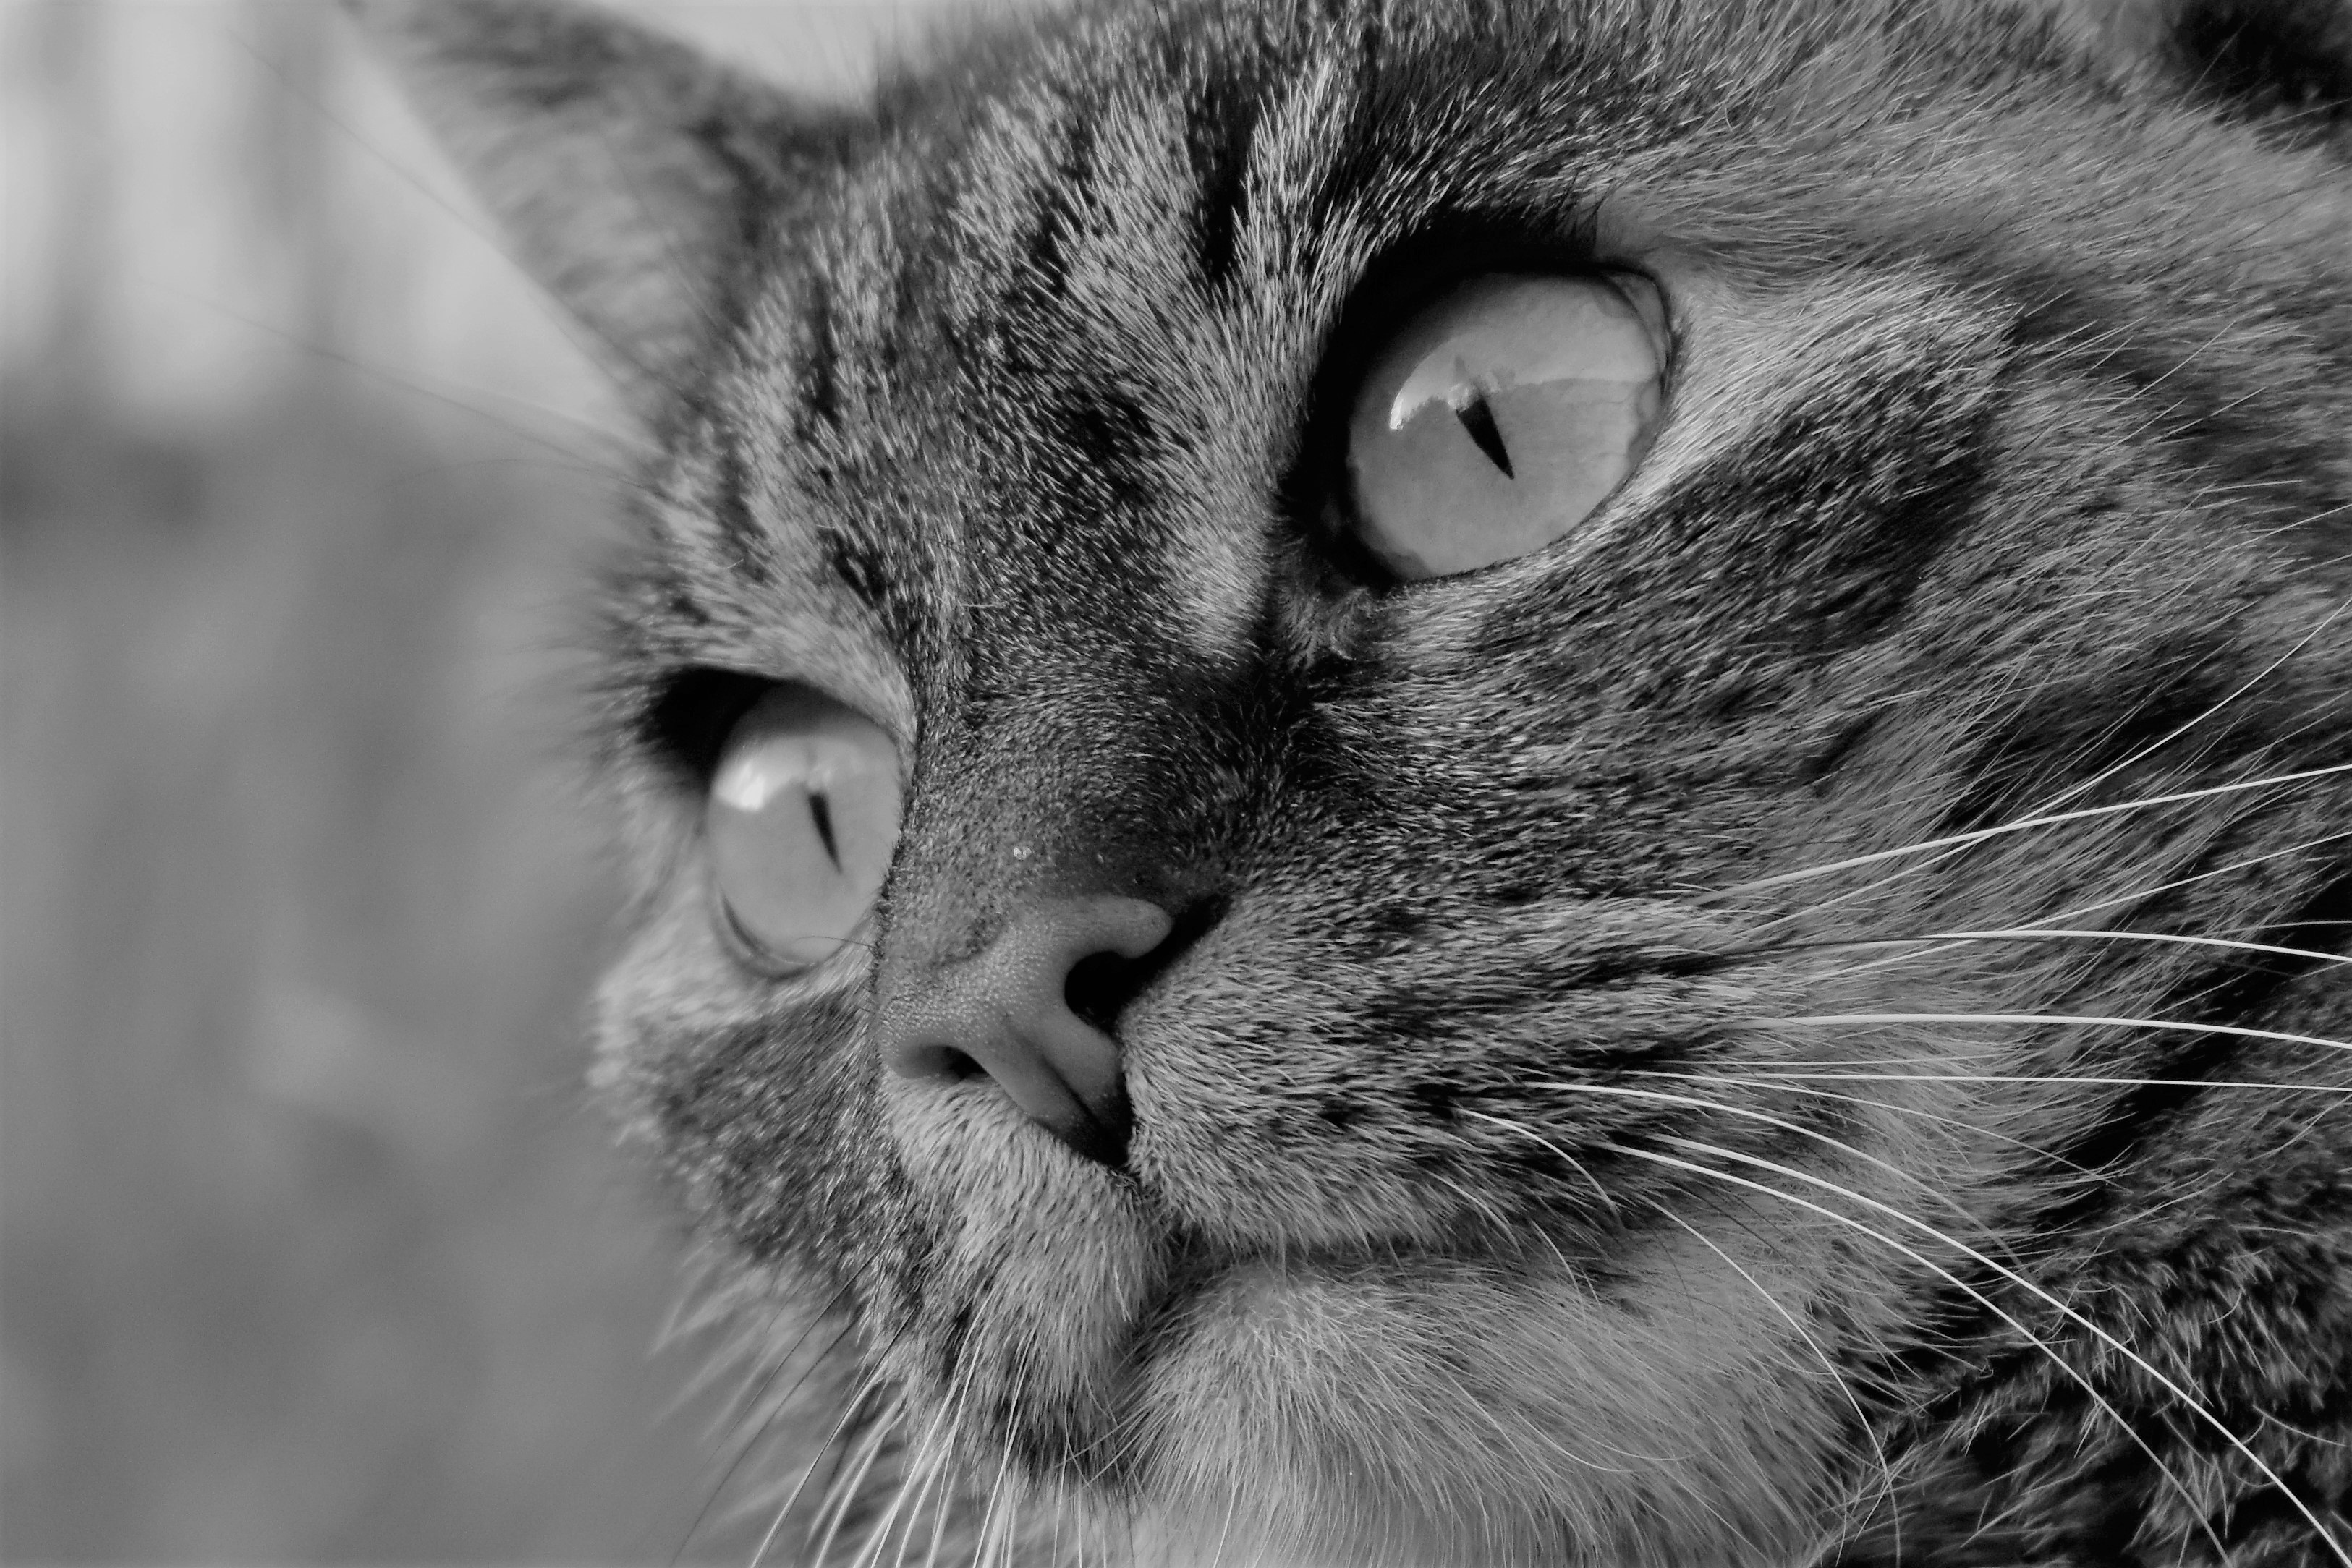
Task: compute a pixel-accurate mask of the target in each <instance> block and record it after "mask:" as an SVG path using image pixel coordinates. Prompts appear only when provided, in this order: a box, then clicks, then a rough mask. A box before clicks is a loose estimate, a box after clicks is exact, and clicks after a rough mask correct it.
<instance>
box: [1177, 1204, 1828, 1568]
mask: <svg viewBox="0 0 2352 1568" xmlns="http://www.w3.org/2000/svg"><path fill="white" fill-rule="evenodd" d="M1665 1245H1666V1249H1667V1250H1668V1251H1669V1252H1674V1253H1677V1254H1679V1253H1680V1252H1681V1251H1682V1249H1680V1248H1678V1247H1676V1246H1675V1244H1674V1243H1673V1242H1671V1241H1670V1242H1668V1243H1666V1244H1665ZM1691 1250H1692V1251H1694V1252H1695V1253H1696V1256H1693V1257H1681V1256H1674V1257H1662V1258H1660V1259H1658V1260H1655V1262H1656V1265H1657V1267H1659V1268H1662V1269H1664V1270H1668V1274H1667V1275H1666V1276H1664V1277H1671V1274H1672V1272H1673V1271H1674V1270H1677V1269H1679V1268H1684V1267H1685V1266H1687V1271H1685V1272H1684V1273H1683V1274H1682V1278H1681V1279H1680V1281H1678V1285H1677V1288H1676V1289H1675V1291H1673V1299H1672V1300H1671V1301H1668V1300H1666V1299H1665V1292H1663V1291H1657V1290H1655V1289H1654V1287H1652V1286H1647V1285H1645V1286H1643V1287H1640V1288H1639V1289H1638V1293H1637V1294H1636V1295H1633V1296H1630V1297H1619V1298H1617V1299H1613V1300H1604V1299H1603V1298H1602V1297H1601V1295H1600V1294H1598V1293H1596V1291H1594V1289H1593V1288H1592V1287H1591V1285H1590V1284H1589V1283H1587V1282H1585V1281H1581V1280H1579V1279H1575V1278H1571V1277H1570V1276H1569V1275H1567V1274H1566V1273H1564V1272H1563V1273H1559V1274H1555V1275H1553V1276H1551V1277H1549V1278H1541V1277H1533V1278H1531V1277H1528V1276H1527V1275H1526V1274H1524V1273H1516V1272H1507V1271H1503V1270H1493V1269H1481V1268H1477V1267H1474V1266H1468V1265H1464V1264H1460V1263H1457V1262H1451V1261H1448V1262H1444V1263H1436V1262H1421V1263H1416V1262H1413V1261H1410V1260H1408V1261H1404V1262H1401V1263H1396V1264H1391V1265H1387V1266H1383V1267H1381V1268H1363V1269H1352V1270H1291V1269H1283V1268H1277V1267H1276V1266H1274V1265H1270V1264H1268V1265H1258V1266H1253V1267H1248V1268H1243V1269H1237V1270H1233V1271H1231V1272H1230V1273H1229V1274H1228V1275H1226V1276H1225V1277H1224V1278H1223V1279H1222V1280H1221V1281H1218V1282H1216V1283H1215V1284H1214V1285H1213V1286H1211V1287H1209V1288H1207V1289H1205V1290H1203V1291H1202V1292H1201V1293H1200V1295H1199V1296H1198V1298H1197V1299H1196V1300H1195V1301H1194V1302H1193V1303H1192V1307H1191V1309H1190V1311H1189V1312H1188V1314H1187V1316H1188V1320H1189V1327H1190V1333H1188V1334H1187V1335H1186V1337H1185V1340H1184V1342H1183V1344H1182V1347H1181V1351H1179V1352H1178V1353H1176V1354H1171V1355H1168V1356H1164V1357H1162V1358H1160V1360H1159V1361H1158V1362H1156V1363H1155V1364H1153V1365H1152V1366H1151V1367H1150V1371H1149V1373H1148V1374H1147V1376H1146V1380H1145V1384H1144V1386H1143V1388H1142V1390H1141V1391H1140V1395H1139V1406H1140V1412H1139V1414H1140V1416H1141V1417H1142V1425H1143V1427H1144V1429H1145V1430H1147V1431H1149V1432H1151V1433H1153V1434H1155V1435H1156V1436H1158V1437H1159V1438H1160V1446H1159V1447H1158V1448H1157V1451H1156V1453H1155V1455H1154V1462H1153V1473H1152V1476H1151V1482H1150V1486H1149V1488H1148V1490H1150V1492H1153V1493H1156V1494H1157V1495H1159V1496H1160V1497H1163V1498H1168V1499H1171V1500H1175V1506H1172V1507H1170V1508H1168V1509H1167V1510H1165V1511H1164V1514H1163V1518H1164V1519H1166V1520H1167V1521H1171V1534H1172V1535H1173V1536H1174V1537H1175V1538H1176V1539H1177V1540H1179V1541H1189V1542H1190V1544H1189V1545H1188V1546H1179V1547H1177V1548H1176V1549H1175V1550H1176V1552H1177V1560H1178V1561H1182V1560H1184V1559H1185V1557H1186V1556H1187V1554H1194V1555H1197V1559H1198V1561H1200V1562H1202V1563H1208V1562H1212V1561H1215V1560H1218V1559H1219V1558H1222V1560H1223V1561H1225V1562H1229V1563H1244V1562H1247V1561H1249V1560H1250V1558H1251V1554H1252V1553H1251V1552H1234V1551H1233V1550H1231V1548H1230V1547H1229V1546H1228V1547H1226V1548H1223V1549H1221V1548H1220V1547H1219V1544H1218V1538H1219V1536H1221V1535H1230V1534H1231V1533H1232V1532H1233V1531H1239V1532H1240V1534H1239V1537H1238V1539H1241V1540H1244V1541H1248V1542H1254V1547H1253V1550H1254V1551H1255V1552H1257V1553H1258V1554H1260V1555H1262V1556H1263V1557H1264V1560H1265V1561H1266V1562H1268V1563H1297V1564H1302V1565H1304V1564H1324V1563H1329V1564H1335V1565H1336V1564H1339V1563H1349V1564H1353V1565H1356V1568H1363V1565H1366V1564H1375V1563H1379V1564H1390V1563H1392V1564H1396V1565H1398V1568H1404V1565H1407V1564H1417V1565H1422V1568H1431V1565H1434V1564H1440V1563H1444V1564H1463V1565H1465V1568H1466V1565H1470V1564H1517V1563H1548V1564H1560V1563H1592V1564H1596V1565H1597V1564H1601V1563H1612V1564H1630V1563H1653V1562H1654V1563H1668V1562H1675V1563H1693V1562H1708V1561H1729V1560H1731V1559H1732V1558H1734V1557H1735V1556H1736V1557H1737V1558H1738V1560H1740V1561H1748V1562H1757V1561H1763V1562H1769V1561H1775V1560H1779V1559H1780V1558H1781V1557H1782V1556H1783V1554H1790V1555H1793V1554H1794V1553H1795V1552H1798V1551H1800V1550H1801V1548H1802V1547H1803V1546H1804V1545H1805V1544H1806V1543H1807V1542H1809V1541H1810V1540H1811V1531H1813V1530H1815V1529H1817V1528H1818V1521H1819V1519H1820V1518H1821V1517H1822V1514H1821V1511H1820V1506H1819V1505H1820V1504H1821V1503H1822V1501H1823V1500H1824V1499H1825V1497H1826V1496H1827V1495H1828V1494H1830V1493H1831V1492H1832V1491H1833V1490H1835V1483H1834V1479H1833V1478H1832V1477H1831V1476H1830V1475H1829V1474H1828V1473H1827V1470H1828V1465H1827V1463H1826V1461H1825V1460H1824V1458H1822V1456H1824V1455H1826V1454H1827V1453H1829V1452H1831V1451H1832V1448H1833V1439H1834V1437H1836V1435H1837V1427H1838V1422H1837V1419H1836V1410H1835V1408H1834V1406H1833V1405H1832V1401H1831V1400H1824V1399H1822V1398H1821V1397H1819V1395H1820V1394H1821V1393H1822V1388H1821V1387H1820V1386H1819V1385H1822V1383H1823V1382H1824V1381H1825V1373H1824V1369H1823V1367H1822V1364H1821V1363H1820V1361H1818V1360H1817V1359H1814V1358H1813V1357H1812V1356H1811V1354H1810V1353H1809V1352H1808V1350H1807V1348H1806V1344H1805V1343H1804V1341H1803V1339H1802V1337H1801V1335H1800V1334H1799V1333H1796V1332H1795V1331H1794V1328H1793V1322H1792V1321H1791V1320H1790V1319H1789V1318H1784V1317H1782V1316H1780V1314H1779V1313H1777V1312H1771V1311H1769V1309H1764V1310H1761V1311H1760V1315H1759V1309H1763V1303H1762V1301H1760V1298H1759V1294H1758V1292H1757V1290H1756V1287H1755V1285H1754V1284H1752V1283H1749V1282H1748V1281H1744V1280H1743V1279H1742V1278H1741V1276H1740V1274H1739V1272H1738V1269H1737V1268H1733V1267H1727V1264H1728V1262H1729V1260H1728V1259H1727V1258H1725V1257H1723V1256H1721V1255H1720V1254H1716V1255H1709V1254H1706V1253H1705V1252H1704V1251H1700V1250H1698V1249H1691ZM1710 1263H1711V1264H1712V1267H1708V1266H1707V1265H1708V1264H1710ZM1647 1277H1648V1278H1650V1279H1653V1280H1654V1279H1657V1278H1660V1277H1662V1276H1660V1275H1658V1274H1657V1273H1655V1272H1654V1271H1653V1272H1650V1273H1648V1275H1647ZM1789 1283H1792V1282H1790V1281H1779V1282H1776V1285H1786V1284H1789ZM1833 1399H1834V1395H1833V1394H1832V1400H1833ZM1175 1521H1205V1522H1207V1523H1208V1524H1209V1526H1210V1528H1209V1529H1208V1530H1207V1531H1205V1532H1203V1531H1202V1530H1201V1528H1200V1525H1199V1524H1197V1523H1194V1524H1177V1523H1175ZM1225 1521H1231V1522H1230V1523H1228V1522H1225Z"/></svg>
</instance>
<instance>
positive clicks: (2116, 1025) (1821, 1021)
mask: <svg viewBox="0 0 2352 1568" xmlns="http://www.w3.org/2000/svg"><path fill="white" fill-rule="evenodd" d="M1757 1021H1758V1022H1759V1023H1765V1024H1769V1025H1771V1026H1773V1027H1774V1028H1789V1029H1806V1028H1813V1027H1832V1026H1842V1025H1847V1024H1855V1025H1865V1026H1866V1025H1873V1024H1890V1023H1965V1024H2067V1025H2074V1026H2081V1027H2093V1026H2097V1027H2105V1028H2113V1029H2153V1030H2169V1031H2171V1032H2174V1033H2178V1034H2226V1035H2231V1036H2233V1037H2235V1038H2238V1039H2242V1040H2277V1041H2279V1042H2281V1043H2283V1044H2287V1045H2316V1046H2320V1047H2323V1048H2325V1049H2326V1050H2328V1051H2352V1041H2347V1040H2323V1039H2321V1038H2320V1037H2319V1036H2317V1035H2313V1034H2289V1033H2286V1032H2285V1031H2284V1030H2274V1029H2250V1028H2248V1027H2246V1026H2245V1025H2243V1024H2227V1023H2189V1022H2188V1021H2186V1020H2184V1019H2135V1018H2108V1017H2105V1016H2102V1015H2100V1014H2096V1013H1822V1014H1817V1015H1814V1016H1812V1017H1808V1018H1778V1019H1758V1020H1757Z"/></svg>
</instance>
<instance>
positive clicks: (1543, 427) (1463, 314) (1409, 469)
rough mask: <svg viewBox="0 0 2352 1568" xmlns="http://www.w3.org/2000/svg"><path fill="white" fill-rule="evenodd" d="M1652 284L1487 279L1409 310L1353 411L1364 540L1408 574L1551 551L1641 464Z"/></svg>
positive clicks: (1655, 352)
mask: <svg viewBox="0 0 2352 1568" xmlns="http://www.w3.org/2000/svg"><path fill="white" fill-rule="evenodd" d="M1664 344H1665V308H1664V302H1663V301H1662V300H1661V299H1660V298H1659V296H1658V291H1657V288H1656V287H1655V286H1654V284H1652V283H1651V282H1650V281H1649V280H1648V279H1647V278H1643V277H1632V276H1625V277H1534V276H1527V275H1517V274H1490V275H1488V276H1486V277H1478V278H1474V279H1472V280H1471V281H1470V282H1468V283H1465V284H1463V285H1461V286H1460V287H1457V288H1455V289H1454V291H1453V292H1451V293H1450V294H1447V295H1445V296H1444V298H1440V299H1438V300H1437V301H1436V302H1434V303H1433V304H1432V305H1430V306H1428V307H1427V308H1424V309H1423V310H1422V311H1421V313H1420V314H1419V315H1417V316H1414V317H1413V318H1412V319H1409V320H1408V321H1407V322H1406V323H1405V324H1404V326H1403V328H1402V329H1401V330H1399V331H1398V332H1397V333H1396V334H1395V335H1394V336H1393V337H1391V339H1390V340H1389V341H1388V343H1387V344H1386V346H1385V347H1383V348H1382V349H1381V350H1379V351H1378V352H1377V353H1376V354H1375V355H1374V357H1373V359H1372V360H1371V361H1370V369H1369V371H1368V373H1367V374H1366V375H1365V377H1364V379H1363V380H1362V381H1361V382H1360V383H1359V384H1358V387H1357V391H1356V395H1355V401H1354V404H1353V406H1352V408H1351V410H1350V412H1349V420H1348V432H1347V443H1348V477H1349V487H1350V489H1351V491H1352V500H1353V503H1354V514H1355V531H1356V537H1357V538H1358V540H1359V541H1360V543H1361V544H1362V545H1363V546H1364V548H1365V549H1369V550H1370V552H1371V553H1372V555H1373V556H1374V557H1375V558H1377V559H1379V560H1380V562H1381V565H1383V566H1385V567H1386V568H1387V569H1388V570H1391V571H1392V572H1394V573H1395V574H1396V575H1397V576H1398V577H1400V578H1404V579H1415V578H1428V577H1444V576H1447V575H1449V574H1451V573H1454V572H1459V571H1469V570H1473V569H1474V568H1477V567H1482V566H1492V565H1494V564H1495V563H1496V562H1497V561H1504V560H1510V559H1514V558H1516V557H1518V556H1523V555H1526V554H1528V553H1529V552H1530V551H1533V550H1538V549H1543V548H1544V547H1545V546H1546V545H1549V544H1551V543H1553V542H1554V541H1555V540H1558V539H1559V538H1562V537H1564V536H1565V535H1567V534H1568V533H1570V531H1571V530H1573V529H1574V528H1576V526H1577V525H1578V524H1579V523H1580V522H1582V521H1583V520H1584V519H1585V518H1586V517H1589V516H1591V513H1592V512H1593V511H1594V509H1595V508H1597V507H1599V506H1600V505H1601V502H1602V501H1603V500H1605V499H1607V498H1608V496H1609V494H1610V492H1611V491H1612V490H1614V489H1616V487H1617V486H1618V485H1619V484H1621V483H1622V481H1623V480H1624V478H1625V476H1626V475H1627V474H1629V473H1631V472H1633V465H1635V464H1637V463H1639V462H1640V461H1641V458H1642V455H1643V452H1645V451H1646V450H1647V449H1648V446H1649V443H1650V437H1651V434H1652V432H1653V428H1654V425H1655V424H1656V422H1657V417H1658V408H1659V402H1660V398H1661V392H1660V382H1661V378H1662V376H1663V372H1664V359H1665V352H1664Z"/></svg>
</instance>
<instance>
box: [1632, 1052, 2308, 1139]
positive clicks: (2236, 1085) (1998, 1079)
mask: <svg viewBox="0 0 2352 1568" xmlns="http://www.w3.org/2000/svg"><path fill="white" fill-rule="evenodd" d="M1748 1065H1749V1066H1750V1067H1751V1068H1759V1069H1761V1068H1771V1067H1773V1066H1774V1064H1773V1063H1770V1062H1751V1063H1749V1064H1748ZM1833 1065H1834V1064H1833ZM1643 1071H1644V1072H1645V1073H1647V1072H1651V1071H1654V1070H1652V1069H1643ZM1656 1076H1658V1077H1662V1078H1664V1077H1692V1078H1701V1079H1702V1081H1708V1082H1711V1080H1705V1079H1704V1075H1702V1074H1697V1073H1664V1072H1661V1073H1656ZM1783 1079H1786V1080H1790V1081H1799V1080H1801V1081H1806V1082H1821V1083H2019V1084H2025V1083H2031V1084H2042V1083H2053V1084H2061V1085H2064V1084H2076V1085H2083V1086H2085V1087H2090V1088H2114V1089H2259V1090H2263V1091H2264V1092H2278V1093H2294V1094H2352V1087H2346V1086H2344V1085H2341V1084H2335V1083H2256V1082H2248V1081H2245V1080H2242V1079H2234V1078H2096V1077H2077V1076H2072V1075H2066V1076H2059V1075H2050V1076H2043V1075H2042V1074H2039V1073H2017V1074H2000V1073H1991V1072H1810V1071H1808V1072H1798V1071H1788V1072H1782V1071H1777V1070H1776V1071H1769V1072H1766V1073H1763V1074H1762V1075H1761V1076H1759V1077H1756V1078H1731V1079H1726V1080H1724V1082H1732V1083H1774V1082H1780V1081H1781V1080H1783ZM1977 1130H1978V1131H1979V1132H1981V1131H1983V1129H1982V1128H1979V1129H1977ZM2033 1152H2035V1153H2037V1154H2039V1153H2041V1152H2042V1151H2040V1150H2035V1151H2033Z"/></svg>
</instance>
